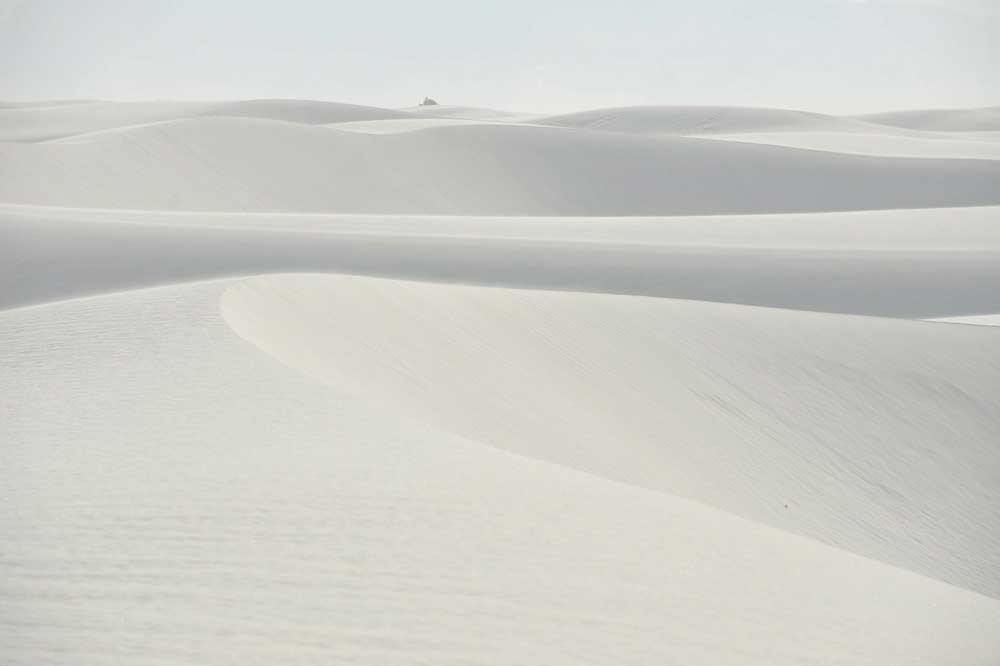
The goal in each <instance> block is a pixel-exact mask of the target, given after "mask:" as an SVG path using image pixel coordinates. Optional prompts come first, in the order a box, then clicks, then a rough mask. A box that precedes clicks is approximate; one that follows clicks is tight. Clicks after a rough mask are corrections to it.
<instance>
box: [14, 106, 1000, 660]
mask: <svg viewBox="0 0 1000 666" xmlns="http://www.w3.org/2000/svg"><path fill="white" fill-rule="evenodd" d="M993 111H994V110H990V109H985V110H972V111H967V112H934V113H930V112H919V113H918V112H915V113H911V114H908V115H907V114H889V115H888V116H885V117H883V116H878V117H866V118H840V117H834V116H824V115H821V114H809V113H804V112H797V111H781V110H772V109H736V108H726V107H711V108H708V107H657V108H628V109H613V110H600V111H592V112H584V113H580V114H571V115H567V116H561V117H548V118H539V117H537V116H529V115H524V114H513V113H509V112H496V111H491V110H486V109H475V108H471V107H450V106H428V107H420V108H414V109H403V110H393V109H377V108H372V107H362V106H356V105H348V104H335V103H327V102H313V101H295V100H252V101H237V102H183V103H171V102H155V103H153V102H150V103H131V104H121V103H108V102H86V103H55V102H52V103H49V102H44V103H38V104H35V105H31V104H28V105H2V106H0V470H3V472H2V473H0V496H2V497H3V498H4V508H3V509H0V544H2V545H0V663H3V664H17V665H19V664H38V663H47V664H79V663H86V664H119V663H156V664H191V663H197V664H223V663H304V664H305V663H310V664H312V663H315V664H329V663H345V664H346V663H352V664H378V665H380V666H381V665H384V664H429V663H433V664H496V663H516V664H535V663H545V664H548V663H557V664H559V663H580V664H615V665H619V664H651V665H652V664H656V665H659V664H669V663H683V664H706V665H708V664H711V665H713V666H714V665H716V664H738V665H757V664H781V665H791V664H811V663H823V664H838V665H840V664H843V665H845V666H846V665H851V666H854V665H858V664H871V665H873V666H874V665H878V666H883V665H886V664H893V665H899V664H902V665H927V666H937V665H938V664H956V665H960V666H965V665H969V666H973V665H975V666H993V665H994V664H996V662H997V655H998V654H1000V632H998V628H1000V448H998V447H997V443H998V442H1000V335H998V333H1000V331H998V329H997V328H995V327H994V326H983V325H980V326H972V325H959V324H994V323H995V319H996V317H997V315H996V313H998V312H1000V289H998V288H997V285H1000V160H998V159H997V157H998V154H997V152H996V150H995V147H996V146H998V145H1000V142H998V141H997V137H996V136H994V135H995V134H996V132H993V131H990V124H991V122H992V121H991V120H990V118H991V113H993ZM880 123H881V124H880ZM887 123H894V124H887ZM897 125H898V126H897ZM994 129H995V128H994ZM688 134H698V135H704V136H702V137H688V136H683V135H688ZM859 315H864V316H859ZM924 320H929V321H924Z"/></svg>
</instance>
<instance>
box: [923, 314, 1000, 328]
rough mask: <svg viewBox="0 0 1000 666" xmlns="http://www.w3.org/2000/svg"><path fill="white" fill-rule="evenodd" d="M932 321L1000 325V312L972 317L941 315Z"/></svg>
mask: <svg viewBox="0 0 1000 666" xmlns="http://www.w3.org/2000/svg"><path fill="white" fill-rule="evenodd" d="M931 321H943V322H946V323H949V324H972V325H975V326H1000V314H986V315H972V316H970V317H941V318H937V319H932V320H931Z"/></svg>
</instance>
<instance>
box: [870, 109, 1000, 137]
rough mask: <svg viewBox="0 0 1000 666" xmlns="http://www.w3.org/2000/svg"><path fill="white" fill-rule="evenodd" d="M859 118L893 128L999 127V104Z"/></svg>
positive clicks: (955, 129)
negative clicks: (977, 107) (978, 107)
mask: <svg viewBox="0 0 1000 666" xmlns="http://www.w3.org/2000/svg"><path fill="white" fill-rule="evenodd" d="M860 118H861V119H862V120H865V121H867V122H873V123H880V124H883V125H892V126H895V127H905V128H910V129H921V130H946V131H994V132H995V131H997V130H1000V107H997V106H993V107H987V108H983V109H927V110H914V111H892V112H889V113H874V114H870V115H867V116H861V117H860Z"/></svg>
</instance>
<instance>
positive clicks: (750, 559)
mask: <svg viewBox="0 0 1000 666" xmlns="http://www.w3.org/2000/svg"><path fill="white" fill-rule="evenodd" d="M303 279H307V278H296V279H295V281H293V282H292V283H286V282H285V278H281V279H279V280H277V281H272V280H268V281H265V282H251V283H247V284H246V285H245V286H242V285H241V284H240V283H222V284H205V285H192V286H188V287H169V288H163V289H157V290H150V291H133V292H128V293H125V294H120V295H115V296H109V297H100V298H94V299H81V300H76V301H72V302H68V303H63V304H55V305H50V306H43V307H38V308H28V309H22V310H16V311H8V312H5V313H0V331H2V335H3V338H4V344H3V346H2V348H0V362H2V363H3V367H4V372H3V373H2V374H0V390H2V394H3V395H7V396H11V395H17V396H21V398H20V399H19V400H18V401H16V402H13V403H11V402H9V401H7V402H4V403H2V406H0V408H2V409H3V414H2V416H3V418H2V419H0V435H2V438H3V440H4V441H5V443H6V446H5V447H3V451H2V455H3V465H4V469H7V470H9V471H11V472H12V473H10V474H4V475H3V476H2V477H0V483H2V484H3V491H4V495H5V497H7V498H8V501H7V507H8V509H7V510H6V511H3V512H0V533H2V535H3V537H4V538H3V542H4V549H3V550H4V554H3V562H4V566H5V567H8V568H12V569H14V570H16V571H18V572H19V573H18V575H17V576H9V577H5V583H4V584H3V585H2V586H0V600H2V607H3V608H4V613H2V614H0V631H2V633H3V634H4V635H5V636H7V637H8V639H7V640H5V641H3V642H2V643H0V645H2V647H0V654H2V655H3V660H4V661H5V662H6V663H11V664H21V663H24V664H27V663H39V662H45V663H56V664H58V663H66V664H69V663H74V664H76V663H80V662H81V661H85V662H87V663H91V664H104V663H120V662H121V661H123V660H124V661H135V662H139V661H143V660H154V661H156V662H158V663H165V664H169V663H190V662H192V661H196V662H198V663H231V662H232V661H234V660H236V661H252V660H262V659H263V660H267V661H280V662H286V663H287V662H290V661H294V662H297V663H347V662H352V663H361V664H380V665H381V664H418V663H427V662H429V661H431V662H434V663H441V664H458V663H465V664H469V663H472V664H492V663H496V662H497V661H498V660H499V661H503V662H505V663H538V662H546V663H553V662H563V661H567V660H570V661H573V662H575V663H583V664H620V663H622V662H623V661H626V662H628V663H633V664H661V663H670V662H683V663H690V664H719V663H727V664H773V663H789V664H791V663H800V662H803V661H809V660H810V659H812V658H813V656H815V655H816V654H822V655H823V659H824V660H825V661H826V663H831V664H852V665H856V664H873V665H874V664H878V665H879V666H881V665H882V664H886V663H892V664H928V665H931V664H939V663H952V664H981V665H984V666H985V665H987V664H990V663H991V661H992V660H993V658H994V656H995V655H996V653H997V650H998V647H1000V644H998V643H997V634H996V631H995V628H996V626H997V625H998V623H1000V605H998V602H997V601H995V600H992V599H988V598H986V597H983V596H980V595H977V594H973V593H970V592H967V591H963V590H960V589H958V588H955V587H952V586H949V585H946V584H943V583H940V582H937V581H934V580H931V579H928V578H925V577H921V576H917V575H914V574H911V573H907V572H904V571H901V570H899V569H896V568H892V567H889V566H886V565H884V564H880V563H878V562H874V561H872V560H868V559H864V558H861V557H858V556H856V555H852V554H850V553H846V552H844V551H841V550H835V549H832V548H830V547H827V546H823V545H820V544H818V543H816V542H813V541H809V540H805V539H801V538H799V537H795V536H792V535H789V534H787V533H785V532H782V531H779V530H774V529H771V528H767V527H763V526H761V525H758V524H755V523H753V522H749V521H746V520H742V519H739V518H734V517H733V516H731V515H727V514H725V513H723V512H720V511H716V510H713V509H709V508H706V507H704V506H701V505H697V504H693V503H690V502H688V501H685V500H683V499H680V498H677V497H673V496H670V495H666V494H661V493H652V492H647V491H642V490H638V489H636V488H632V487H629V486H627V485H622V484H618V483H612V482H609V481H604V480H601V479H600V478H597V477H594V476H590V475H585V474H580V473H577V472H574V471H571V470H567V469H565V468H562V467H560V466H555V465H550V464H546V463H542V462H536V461H533V460H530V459H526V458H522V457H518V456H513V455H510V454H506V453H504V452H501V451H498V450H496V449H494V448H491V447H487V446H483V445H482V444H481V443H478V442H474V441H470V440H468V439H462V438H459V437H457V436H455V435H453V434H449V433H445V432H442V431H440V430H436V429H434V428H433V427H428V426H427V425H423V424H422V423H421V422H420V421H410V420H407V419H405V418H401V417H400V415H399V414H398V413H397V412H396V405H387V404H378V403H373V402H366V401H359V400H358V398H357V397H355V396H354V395H351V394H345V393H344V392H342V391H341V390H339V389H338V388H335V387H333V386H329V385H325V384H321V383H318V382H315V381H312V380H309V379H307V378H305V377H304V376H302V375H300V374H298V373H295V372H292V371H290V370H289V369H287V368H286V367H284V366H282V365H279V364H278V363H277V362H275V361H273V360H271V359H269V358H268V357H267V356H265V355H264V354H261V353H260V352H259V351H257V350H256V349H255V348H254V347H253V346H251V345H249V344H247V343H246V342H244V341H242V340H240V339H238V338H236V337H235V336H234V335H233V334H232V333H231V332H230V331H229V329H228V327H227V326H226V325H225V324H224V323H223V322H222V321H221V320H220V318H219V314H218V312H219V311H218V308H219V297H220V293H221V292H222V291H223V290H224V289H226V288H227V287H229V285H230V284H232V285H233V287H232V288H233V289H234V290H235V291H232V292H230V294H229V296H228V297H227V300H229V303H228V305H227V306H226V310H227V311H228V313H229V316H232V315H233V314H234V313H235V312H236V311H237V310H239V311H242V312H243V313H244V314H246V315H250V314H252V313H254V312H256V314H257V315H263V314H265V309H267V310H269V309H270V308H271V305H270V304H269V302H268V301H269V300H270V298H269V294H270V293H274V292H272V291H271V290H272V289H275V288H279V287H280V286H281V285H282V284H285V285H286V286H294V285H295V284H296V283H297V282H298V281H299V280H303ZM316 280H317V278H312V281H314V282H315V281H316ZM319 280H320V282H322V280H323V279H322V278H320V279H319ZM339 282H340V283H341V284H346V282H345V281H343V280H341V281H339ZM299 284H302V283H299ZM334 284H336V282H334ZM358 284H359V286H360V284H361V283H360V282H359V283H358ZM316 286H319V287H320V289H319V290H318V291H314V292H312V295H313V296H314V297H323V295H324V294H325V293H326V289H325V288H324V287H323V286H322V284H317V285H316ZM397 287H398V285H397ZM387 288H388V287H387ZM395 288H396V287H392V288H390V291H391V290H392V289H395ZM402 289H404V290H408V289H416V290H417V291H420V288H419V287H417V286H409V287H402ZM433 289H438V288H433ZM308 293H309V292H303V293H302V295H307V294H308ZM399 293H402V292H399ZM482 294H483V296H484V297H486V298H488V299H492V297H491V296H488V294H494V295H495V292H493V291H492V290H483V291H482ZM517 294H524V295H527V292H517ZM517 294H515V295H517ZM342 295H343V296H345V297H349V294H347V293H344V294H342ZM247 296H249V297H251V298H250V299H249V300H245V297H247ZM537 298H541V297H539V296H531V297H529V299H528V300H525V301H517V302H519V303H522V304H523V305H524V306H525V307H526V308H527V310H525V311H524V314H525V315H528V314H529V313H533V314H530V316H531V317H533V318H536V321H538V322H542V321H545V320H546V319H547V317H546V314H545V312H544V311H539V310H537V309H536V307H535V306H533V305H531V302H532V301H535V302H537V300H536V299H537ZM232 299H236V300H232ZM324 300H325V299H324ZM365 302H366V301H360V302H359V303H358V305H359V306H362V307H365ZM378 304H380V305H385V304H386V301H384V300H383V301H379V302H378ZM370 305H372V306H374V305H376V303H374V302H372V303H370ZM400 305H403V304H402V303H401V304H400ZM411 305H416V303H412V304H411ZM511 305H512V306H514V309H515V310H517V309H518V308H517V307H516V304H515V303H512V304H511ZM237 306H239V307H238V308H237ZM246 308H249V309H246ZM261 308H265V309H261ZM326 311H327V312H328V313H329V314H330V316H334V315H335V313H336V310H335V309H333V308H332V307H331V308H330V309H328V310H326ZM271 313H272V314H277V313H278V312H277V311H272V312H271ZM341 313H342V314H343V316H344V317H345V318H346V317H347V316H351V317H353V318H354V319H353V324H352V328H351V329H350V330H351V331H354V332H357V331H359V330H360V328H358V327H361V326H363V325H365V322H369V323H370V322H372V321H373V320H372V319H370V317H369V316H368V315H366V314H365V313H364V311H363V310H359V309H357V308H354V307H346V308H341ZM389 316H393V315H392V314H391V313H390V315H389ZM489 317H490V318H491V321H492V317H493V314H489ZM417 321H418V322H419V321H420V320H419V319H418V320H417ZM466 321H468V320H466ZM293 323H294V321H293ZM441 323H442V325H444V324H445V322H441ZM455 323H457V322H455ZM620 323H626V322H620ZM407 325H408V326H409V325H410V324H409V322H408V324H407ZM603 325H605V326H614V325H615V320H613V319H609V320H605V321H604V324H603ZM927 326H934V327H935V329H936V328H937V326H936V325H930V324H927ZM940 328H942V329H952V328H954V329H962V330H964V329H965V328H966V327H943V326H942V327H940ZM969 328H970V329H971V328H972V327H969ZM452 330H453V331H454V333H455V334H458V335H460V336H461V335H462V331H461V328H460V327H453V328H452ZM244 332H245V331H244ZM369 333H370V334H371V335H372V336H377V335H385V334H386V332H384V331H383V332H382V333H379V332H378V331H369ZM529 333H531V332H529ZM539 333H540V331H538V332H535V333H531V334H532V335H537V334H539ZM352 334H353V333H352ZM390 335H391V334H390ZM577 336H578V337H575V338H574V339H568V340H566V341H565V342H566V343H567V344H568V346H567V349H568V350H573V349H574V347H575V346H576V344H577V343H579V342H583V341H586V340H587V339H588V338H589V337H590V334H589V333H588V332H587V331H586V330H578V331H577ZM379 339H382V338H379V337H373V338H372V344H373V345H374V344H377V342H376V341H377V340H379ZM464 339H465V338H464V337H459V338H457V340H458V341H459V344H460V346H464V344H465V343H464V342H461V341H462V340H464ZM491 339H494V340H495V339H496V336H494V337H493V338H491ZM342 340H343V339H342V338H341V339H337V338H334V339H332V340H330V341H329V342H330V344H331V346H330V347H329V348H330V349H331V350H333V349H336V348H337V346H338V345H339V344H340V342H341V341H342ZM420 340H424V341H425V343H428V344H429V343H432V339H428V338H422V337H421V336H418V335H413V336H411V341H412V343H413V344H415V345H419V344H421V342H420ZM522 341H523V340H522ZM309 345H310V346H312V345H313V339H311V338H310V340H309ZM370 349H372V347H368V348H362V353H364V354H366V355H367V354H368V352H369V350H370ZM396 349H397V350H398V349H399V348H396ZM429 349H430V348H428V350H429ZM385 351H387V352H391V351H392V348H386V350H385ZM525 351H527V349H526V350H525ZM956 353H960V354H962V353H965V354H968V353H971V352H970V351H966V352H956ZM366 357H367V356H366ZM421 358H425V359H427V358H430V357H427V356H422V355H421V354H418V355H416V356H414V357H412V360H415V361H418V362H419V361H420V359H421ZM448 358H453V357H447V356H445V357H442V361H444V360H446V359H448ZM385 360H386V361H388V360H389V357H388V356H387V357H386V358H385ZM511 360H513V359H511ZM568 360H569V359H567V361H568ZM706 360H708V359H706ZM722 360H724V359H722V358H721V357H719V358H718V359H717V361H722ZM398 361H399V362H401V363H402V362H408V361H406V359H403V358H400V359H398ZM383 367H385V366H383V365H382V364H381V363H380V364H379V365H378V366H376V368H375V370H376V372H377V373H381V368H383ZM418 369H419V368H418ZM446 370H447V366H446V365H442V366H441V367H440V368H439V372H444V371H446ZM970 372H971V373H972V374H968V375H966V380H968V379H969V378H971V377H973V376H976V375H975V373H976V372H980V371H977V370H971V371H970ZM950 377H952V378H953V379H954V378H955V375H950ZM411 378H412V380H413V381H418V380H419V377H418V375H412V376H411ZM425 378H426V379H431V378H432V376H427V377H425ZM480 383H483V382H481V380H480ZM484 384H487V385H488V384H489V383H484ZM550 386H552V387H553V388H555V385H550ZM340 388H346V386H344V385H341V387H340ZM538 390H540V389H535V392H536V393H537V391H538ZM557 398H558V396H557V395H555V394H553V395H552V396H550V398H549V400H555V399H557ZM550 404H551V403H550ZM617 444H618V447H621V446H623V445H624V443H622V442H618V443H617ZM692 446H693V444H692ZM616 457H618V458H625V459H628V457H627V456H624V455H622V449H621V448H616ZM631 459H632V461H633V462H637V461H636V459H635V458H634V457H632V458H631ZM831 471H832V470H831ZM780 490H781V492H778V491H779V489H778V488H774V489H773V491H774V492H773V499H775V500H776V501H777V500H778V499H780V497H779V496H780V495H783V494H787V492H786V491H785V490H784V489H780ZM762 494H763V493H762ZM829 496H830V498H834V497H836V496H837V495H834V494H833V493H831V494H830V495H829ZM949 506H953V505H949ZM953 508H954V507H953ZM11 509H13V510H11ZM795 510H796V511H798V512H802V511H803V510H804V509H803V508H802V507H801V505H800V506H799V507H797V508H796V509H795ZM942 510H943V509H942ZM781 511H784V509H783V508H782V509H781ZM790 511H791V510H790ZM955 518H956V519H958V518H959V517H958V516H955Z"/></svg>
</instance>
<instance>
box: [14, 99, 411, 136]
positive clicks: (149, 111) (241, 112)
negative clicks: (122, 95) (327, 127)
mask: <svg viewBox="0 0 1000 666" xmlns="http://www.w3.org/2000/svg"><path fill="white" fill-rule="evenodd" d="M199 116H229V117H250V118H266V119H272V120H283V121H286V122H295V123H304V124H310V125H317V124H321V123H333V122H346V121H359V120H376V119H387V118H405V117H409V114H406V113H404V112H401V111H393V110H391V109H380V108H377V107H369V106H360V105H357V104H343V103H338V102H319V101H310V100H266V99H260V100H245V101H237V102H102V101H95V102H82V103H71V104H70V103H67V104H49V105H46V106H43V107H38V106H18V107H10V108H2V107H0V141H18V142H32V141H47V140H54V139H60V138H65V137H68V136H75V135H77V134H84V133H88V132H96V131H100V130H107V129H116V128H122V127H129V126H134V125H143V124H147V123H152V122H162V121H166V120H181V119H190V118H197V117H199Z"/></svg>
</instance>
